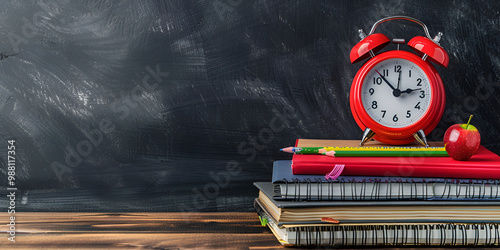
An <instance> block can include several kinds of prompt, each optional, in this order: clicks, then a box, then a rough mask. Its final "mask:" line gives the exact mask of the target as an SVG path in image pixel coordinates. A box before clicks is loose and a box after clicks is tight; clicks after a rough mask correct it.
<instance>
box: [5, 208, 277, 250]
mask: <svg viewBox="0 0 500 250" xmlns="http://www.w3.org/2000/svg"><path fill="white" fill-rule="evenodd" d="M0 220H1V221H2V222H8V216H7V213H5V214H2V215H1V216H0ZM4 228H5V226H4ZM7 237H8V235H5V237H4V239H2V240H0V249H7V248H8V249H55V248H71V249H88V248H94V249H110V248H116V249H129V248H135V249H176V248H182V249H186V248H187V249H189V248H203V249H207V248H208V249H210V248H217V249H220V248H231V249H248V248H264V249H268V248H277V247H279V248H281V244H279V242H278V241H277V240H276V239H275V237H274V236H273V234H272V233H271V232H270V231H269V229H268V228H267V227H262V226H261V225H260V222H259V218H258V217H257V215H256V213H56V212H54V213H35V212H33V213H17V214H16V238H15V239H16V242H10V241H8V240H7Z"/></svg>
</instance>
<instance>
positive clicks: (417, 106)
mask: <svg viewBox="0 0 500 250" xmlns="http://www.w3.org/2000/svg"><path fill="white" fill-rule="evenodd" d="M415 108H416V109H418V110H420V102H418V103H417V105H415Z"/></svg>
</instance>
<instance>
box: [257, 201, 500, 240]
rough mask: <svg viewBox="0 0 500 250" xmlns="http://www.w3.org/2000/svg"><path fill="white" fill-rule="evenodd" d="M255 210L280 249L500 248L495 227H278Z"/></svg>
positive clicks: (492, 224)
mask: <svg viewBox="0 0 500 250" xmlns="http://www.w3.org/2000/svg"><path fill="white" fill-rule="evenodd" d="M254 207H255V210H256V211H257V213H258V215H259V217H261V219H262V221H265V222H266V223H265V226H268V227H269V228H270V229H271V231H272V232H273V234H274V235H275V237H276V238H277V239H278V241H279V242H280V243H281V244H283V245H284V246H299V247H300V246H304V247H310V246H329V247H374V246H376V247H384V246H385V247H397V246H404V247H407V246H420V247H421V246H465V247H478V246H481V247H487V246H492V247H493V246H497V247H498V245H500V233H499V232H500V230H499V228H500V225H499V224H498V223H468V224H457V223H400V224H398V223H396V224H394V223H392V224H387V223H386V224H366V223H361V224H330V225H318V224H306V225H291V226H286V227H279V226H278V224H277V223H276V221H275V220H274V219H273V218H272V217H271V216H270V215H269V214H268V213H267V211H266V210H265V208H264V207H263V206H262V205H260V203H259V202H258V199H256V200H255V203H254Z"/></svg>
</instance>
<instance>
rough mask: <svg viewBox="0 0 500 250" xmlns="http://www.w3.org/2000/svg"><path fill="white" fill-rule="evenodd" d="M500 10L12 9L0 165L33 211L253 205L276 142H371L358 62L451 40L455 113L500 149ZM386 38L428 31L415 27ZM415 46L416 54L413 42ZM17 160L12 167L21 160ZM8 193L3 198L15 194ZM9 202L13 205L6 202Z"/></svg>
mask: <svg viewBox="0 0 500 250" xmlns="http://www.w3.org/2000/svg"><path fill="white" fill-rule="evenodd" d="M498 10H500V4H499V2H498V1H494V0H489V1H422V0H418V1H417V0H414V1H382V2H381V1H352V0H349V1H275V0H265V1H242V0H214V1H184V0H182V1H181V0H176V1H174V0H172V1H97V0H96V1H67V0H52V1H29V2H26V1H20V0H12V1H3V2H2V3H0V12H1V15H0V17H1V22H0V34H1V36H0V52H1V53H2V54H1V55H2V57H0V59H2V60H1V61H0V115H1V119H0V135H1V136H0V138H1V139H2V140H1V141H0V144H3V146H0V159H1V162H0V165H1V170H0V172H1V173H2V178H1V179H0V184H1V186H2V187H5V188H6V187H9V180H8V171H7V170H8V167H9V164H8V145H9V141H10V140H14V141H15V142H14V141H11V142H12V143H13V144H14V145H15V156H16V158H15V169H16V172H15V173H16V175H15V186H16V187H17V188H18V197H19V199H20V200H21V201H22V204H20V205H19V207H20V208H19V209H20V210H22V211H251V210H252V201H253V198H254V197H256V196H257V190H256V189H255V188H254V187H253V186H252V182H254V181H270V179H271V166H272V162H273V161H274V160H279V159H289V158H290V156H289V155H284V154H280V153H279V152H278V149H279V148H281V147H284V146H289V145H292V144H293V143H294V141H295V139H297V138H324V139H360V137H361V132H362V131H361V130H360V129H359V127H358V126H357V125H356V123H355V121H354V119H353V118H352V115H351V113H350V108H349V99H348V98H349V90H350V86H351V82H352V79H353V77H354V75H355V74H356V72H357V70H358V69H359V68H360V67H361V65H362V63H358V64H354V65H353V64H351V63H350V62H349V53H350V50H351V48H352V47H353V46H354V45H355V44H356V43H357V42H358V41H359V38H358V35H357V31H358V29H364V30H365V32H368V30H369V29H370V28H371V25H372V24H373V23H374V22H375V21H377V20H379V19H381V18H383V17H387V16H393V15H406V16H412V17H414V18H417V19H419V20H421V21H423V22H424V23H425V24H426V25H427V26H428V28H429V30H430V33H431V35H435V34H437V32H443V33H444V36H443V38H442V40H441V42H440V43H441V45H442V47H443V48H445V49H446V50H447V52H448V53H449V55H450V64H449V67H448V68H443V67H437V70H438V71H439V73H440V74H441V77H442V79H443V81H444V84H445V88H446V93H447V100H446V110H445V115H444V117H443V119H442V120H441V122H440V123H439V125H438V126H437V128H436V129H435V131H434V132H433V133H432V134H430V135H429V136H428V137H429V139H430V140H442V136H443V133H444V131H445V130H446V129H447V128H448V127H449V126H450V125H452V124H454V123H464V122H466V121H467V118H468V117H469V114H474V120H473V124H474V125H476V127H477V128H478V129H479V130H480V132H481V134H482V144H483V145H485V146H486V147H488V148H498V147H499V146H500V143H499V139H498V138H499V137H500V114H499V112H497V108H498V107H499V106H500V101H499V99H498V96H499V93H500V67H499V64H500V43H498V37H500V34H499V33H500V28H499V27H500V15H499V12H498ZM377 31H378V32H382V33H384V34H386V35H387V36H388V37H390V38H404V39H407V40H409V39H410V38H412V37H414V36H417V35H423V31H422V29H421V27H420V26H418V25H415V24H413V23H408V22H404V21H402V22H397V21H396V22H391V23H387V24H385V23H384V24H383V25H381V26H380V27H379V28H378V30H377ZM403 49H407V48H403ZM11 165H12V164H11ZM5 188H3V189H4V190H6V189H5ZM0 205H1V206H2V207H6V206H3V205H7V201H6V200H5V199H2V201H1V202H0Z"/></svg>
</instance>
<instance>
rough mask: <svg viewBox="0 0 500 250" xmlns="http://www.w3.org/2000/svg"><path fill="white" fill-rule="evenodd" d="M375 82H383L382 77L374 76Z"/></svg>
mask: <svg viewBox="0 0 500 250" xmlns="http://www.w3.org/2000/svg"><path fill="white" fill-rule="evenodd" d="M373 84H378V85H380V84H382V77H374V78H373Z"/></svg>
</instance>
